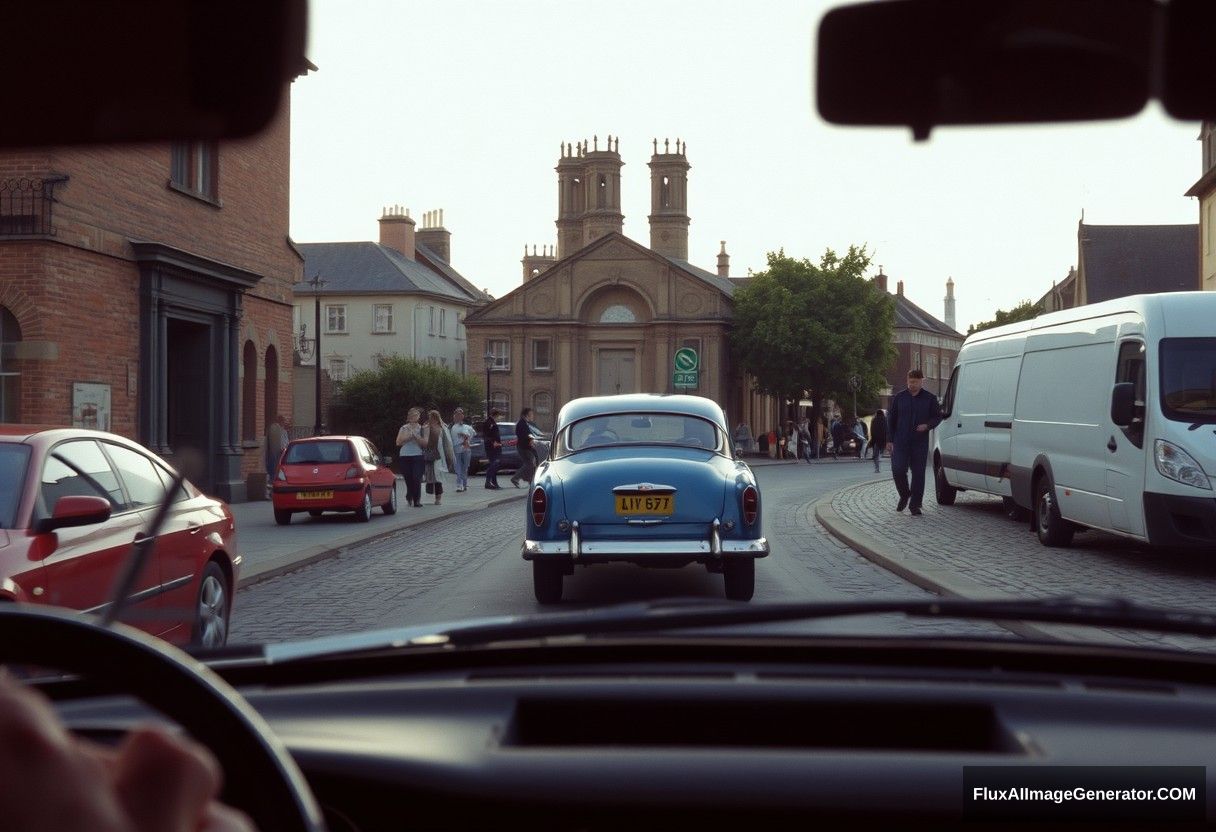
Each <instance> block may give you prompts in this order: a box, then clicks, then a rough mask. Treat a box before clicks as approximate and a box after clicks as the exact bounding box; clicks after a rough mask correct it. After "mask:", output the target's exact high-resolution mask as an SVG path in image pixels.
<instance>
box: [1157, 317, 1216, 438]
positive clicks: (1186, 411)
mask: <svg viewBox="0 0 1216 832" xmlns="http://www.w3.org/2000/svg"><path fill="white" fill-rule="evenodd" d="M1161 409H1162V410H1163V411H1164V413H1165V415H1166V416H1167V417H1168V418H1170V419H1176V420H1178V421H1181V422H1216V338H1167V339H1165V340H1163V341H1162V342H1161Z"/></svg>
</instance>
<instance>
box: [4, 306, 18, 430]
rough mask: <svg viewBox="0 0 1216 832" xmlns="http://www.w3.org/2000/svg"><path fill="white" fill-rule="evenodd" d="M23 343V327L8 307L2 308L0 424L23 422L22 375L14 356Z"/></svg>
mask: <svg viewBox="0 0 1216 832" xmlns="http://www.w3.org/2000/svg"><path fill="white" fill-rule="evenodd" d="M19 343H21V326H20V324H18V323H17V316H15V315H14V314H13V313H12V312H11V311H9V309H8V307H6V306H0V422H20V421H21V373H20V372H18V371H17V368H16V366H15V365H14V363H13V359H12V356H14V355H16V354H17V344H19Z"/></svg>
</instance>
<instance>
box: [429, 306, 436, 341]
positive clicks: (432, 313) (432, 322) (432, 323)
mask: <svg viewBox="0 0 1216 832" xmlns="http://www.w3.org/2000/svg"><path fill="white" fill-rule="evenodd" d="M430 310H431V323H430V328H429V329H428V330H427V332H428V333H430V334H431V335H434V334H435V307H433V306H432V307H430Z"/></svg>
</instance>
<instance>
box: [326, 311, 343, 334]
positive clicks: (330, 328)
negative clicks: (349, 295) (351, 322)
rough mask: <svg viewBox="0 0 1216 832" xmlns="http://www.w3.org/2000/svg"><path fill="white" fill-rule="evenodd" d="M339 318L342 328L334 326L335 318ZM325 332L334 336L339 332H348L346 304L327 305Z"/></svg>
mask: <svg viewBox="0 0 1216 832" xmlns="http://www.w3.org/2000/svg"><path fill="white" fill-rule="evenodd" d="M335 317H337V318H339V319H340V320H339V324H340V326H338V327H335V326H334V318H335ZM325 331H326V332H327V333H330V334H333V333H338V332H346V331H347V329H346V304H345V303H328V304H326V305H325Z"/></svg>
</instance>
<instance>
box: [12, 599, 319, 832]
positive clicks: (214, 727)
mask: <svg viewBox="0 0 1216 832" xmlns="http://www.w3.org/2000/svg"><path fill="white" fill-rule="evenodd" d="M0 664H27V665H35V666H38V667H54V668H57V669H60V670H64V671H67V672H70V673H74V674H79V675H81V676H85V677H90V676H91V677H94V678H97V679H113V678H115V677H116V676H117V675H118V674H117V672H121V673H122V675H123V677H124V683H123V685H122V687H123V688H124V689H125V690H126V691H127V692H128V693H130V695H132V696H135V697H136V698H138V699H140V700H141V701H143V702H144V703H145V704H147V705H148V706H149V707H152V708H155V709H156V710H157V711H159V712H160V713H162V714H164V715H165V716H167V717H169V718H170V719H172V720H174V721H175V722H177V723H178V724H179V725H180V726H181V727H182V728H184V729H185V730H186V731H187V732H188V733H189V734H190V735H191V736H192V737H193V738H194V739H195V740H196V741H198V742H200V743H202V744H203V745H205V746H206V747H207V748H208V749H210V751H211V753H213V754H214V755H215V756H216V758H217V759H218V760H219V763H220V766H221V768H222V769H223V770H224V773H225V777H224V800H225V802H228V803H230V804H232V805H233V806H235V807H237V808H238V809H240V810H242V811H243V812H245V813H246V814H248V815H249V817H250V818H252V819H253V822H254V823H256V824H257V826H258V828H259V829H261V830H263V832H270V830H285V832H324V830H325V822H324V821H323V820H322V816H321V810H320V808H319V807H318V806H317V803H316V800H315V799H314V798H313V796H312V792H311V791H310V790H309V788H308V783H307V781H305V779H304V775H303V774H302V773H301V772H300V769H299V767H297V766H296V764H295V761H294V760H292V758H291V756H290V755H289V754H288V753H287V749H286V748H285V747H284V746H283V744H282V743H281V742H280V741H279V739H278V738H277V737H275V735H274V733H273V732H272V731H271V729H270V726H269V725H267V724H266V721H265V720H264V719H262V717H261V716H260V715H259V714H258V713H257V711H255V710H254V709H253V708H252V707H250V705H249V703H248V702H246V701H245V700H244V699H243V698H242V697H241V695H240V694H239V693H237V692H236V691H235V690H234V689H233V688H232V687H231V686H230V685H229V684H228V683H227V682H225V681H224V680H223V679H221V678H220V677H219V676H218V675H217V674H216V673H215V672H214V671H213V670H211V669H210V668H208V667H207V666H206V665H204V664H202V663H201V662H199V661H197V660H196V659H194V658H193V657H192V656H190V655H188V654H186V653H184V652H182V651H181V650H178V649H177V648H176V647H173V646H172V645H170V644H168V643H166V642H164V641H161V640H160V639H157V638H154V637H153V636H150V635H147V634H146V633H143V632H141V631H139V630H136V629H135V628H133V627H128V626H126V625H123V624H115V625H113V626H112V628H109V629H107V628H102V627H99V626H98V625H96V624H94V623H92V622H91V621H89V620H88V619H86V618H84V617H83V616H81V615H79V614H77V613H72V612H69V611H61V610H55V609H45V608H29V607H25V606H21V605H17V604H3V605H0ZM238 772H239V773H240V774H239V776H237V773H238Z"/></svg>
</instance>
